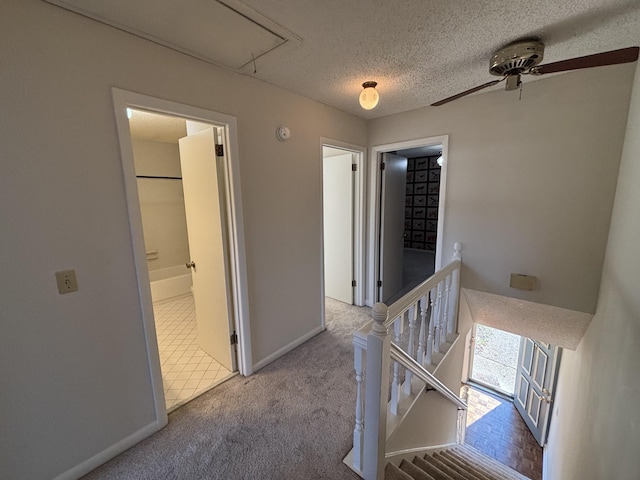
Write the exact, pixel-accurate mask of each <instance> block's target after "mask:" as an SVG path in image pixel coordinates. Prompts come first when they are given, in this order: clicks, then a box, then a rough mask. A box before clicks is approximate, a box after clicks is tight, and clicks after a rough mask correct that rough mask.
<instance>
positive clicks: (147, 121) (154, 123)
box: [129, 110, 187, 143]
mask: <svg viewBox="0 0 640 480" xmlns="http://www.w3.org/2000/svg"><path fill="white" fill-rule="evenodd" d="M129 129H130V130H131V138H132V139H134V140H150V141H153V142H162V143H178V139H180V138H182V137H186V136H187V122H186V121H185V119H184V118H179V117H171V116H169V115H160V114H158V113H149V112H145V111H142V110H131V118H130V119H129Z"/></svg>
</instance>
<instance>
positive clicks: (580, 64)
mask: <svg viewBox="0 0 640 480" xmlns="http://www.w3.org/2000/svg"><path fill="white" fill-rule="evenodd" d="M639 50H640V48H638V47H629V48H621V49H620V50H611V51H610V52H603V53H596V54H595V55H586V56H584V57H576V58H570V59H569V60H561V61H559V62H554V63H547V64H546V65H540V66H538V67H533V68H532V69H531V73H532V74H534V75H544V74H545V73H556V72H565V71H567V70H579V69H581V68H591V67H603V66H605V65H616V64H618V63H631V62H635V61H636V60H637V59H638V51H639Z"/></svg>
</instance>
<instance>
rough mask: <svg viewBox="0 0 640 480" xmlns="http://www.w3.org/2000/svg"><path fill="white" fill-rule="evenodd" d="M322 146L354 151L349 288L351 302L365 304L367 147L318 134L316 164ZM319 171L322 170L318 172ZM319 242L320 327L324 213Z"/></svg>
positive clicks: (348, 151) (323, 317)
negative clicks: (352, 282) (352, 284)
mask: <svg viewBox="0 0 640 480" xmlns="http://www.w3.org/2000/svg"><path fill="white" fill-rule="evenodd" d="M323 147H331V148H337V149H339V150H344V151H345V153H352V154H353V155H354V159H353V162H354V163H355V164H356V165H357V167H356V168H357V169H356V172H355V175H354V184H353V275H354V280H355V281H356V286H355V289H354V292H353V304H354V305H357V306H359V307H361V306H364V305H365V278H366V276H365V255H364V252H365V242H364V235H365V231H366V228H365V218H366V216H365V212H364V209H365V204H366V202H365V188H364V187H365V178H366V172H365V158H366V156H367V148H366V147H363V146H360V145H355V144H352V143H346V142H342V141H340V140H333V139H331V138H325V137H321V138H320V165H321V166H322V167H321V168H324V154H323V151H322V149H323ZM321 173H322V172H321ZM320 191H321V192H323V188H322V175H320ZM321 234H322V236H321V244H322V251H321V252H320V253H321V261H322V269H321V272H322V273H321V275H322V278H321V295H322V298H321V300H322V328H323V329H324V328H325V309H324V298H325V292H324V280H325V279H324V214H323V221H322V232H321Z"/></svg>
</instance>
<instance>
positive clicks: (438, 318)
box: [433, 282, 442, 353]
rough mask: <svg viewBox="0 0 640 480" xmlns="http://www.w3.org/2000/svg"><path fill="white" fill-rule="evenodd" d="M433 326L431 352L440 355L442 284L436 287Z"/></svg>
mask: <svg viewBox="0 0 640 480" xmlns="http://www.w3.org/2000/svg"><path fill="white" fill-rule="evenodd" d="M434 290H435V291H436V304H435V325H434V332H433V351H434V352H435V353H440V328H441V327H442V282H440V283H438V285H436V287H435V289H434Z"/></svg>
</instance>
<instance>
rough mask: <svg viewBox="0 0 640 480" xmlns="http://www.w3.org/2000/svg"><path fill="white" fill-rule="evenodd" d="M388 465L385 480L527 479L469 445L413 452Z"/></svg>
mask: <svg viewBox="0 0 640 480" xmlns="http://www.w3.org/2000/svg"><path fill="white" fill-rule="evenodd" d="M390 465H391V464H390V463H389V464H387V466H386V467H385V477H384V478H385V480H408V479H413V480H529V479H528V478H527V477H525V476H524V475H521V474H519V473H518V472H516V471H515V470H512V469H511V468H509V467H507V466H506V465H503V464H501V463H500V462H498V461H497V460H494V459H493V458H491V457H489V456H487V455H485V454H483V453H481V452H480V451H478V450H476V449H475V448H473V447H470V446H468V445H457V446H455V447H453V448H448V449H445V450H442V451H440V452H436V453H433V454H426V455H425V456H424V457H423V458H421V457H418V456H416V457H414V459H413V462H411V463H410V462H408V461H407V460H402V462H401V463H400V466H399V467H396V466H392V465H391V466H390ZM400 474H402V476H401V475H400ZM392 475H393V476H392Z"/></svg>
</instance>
